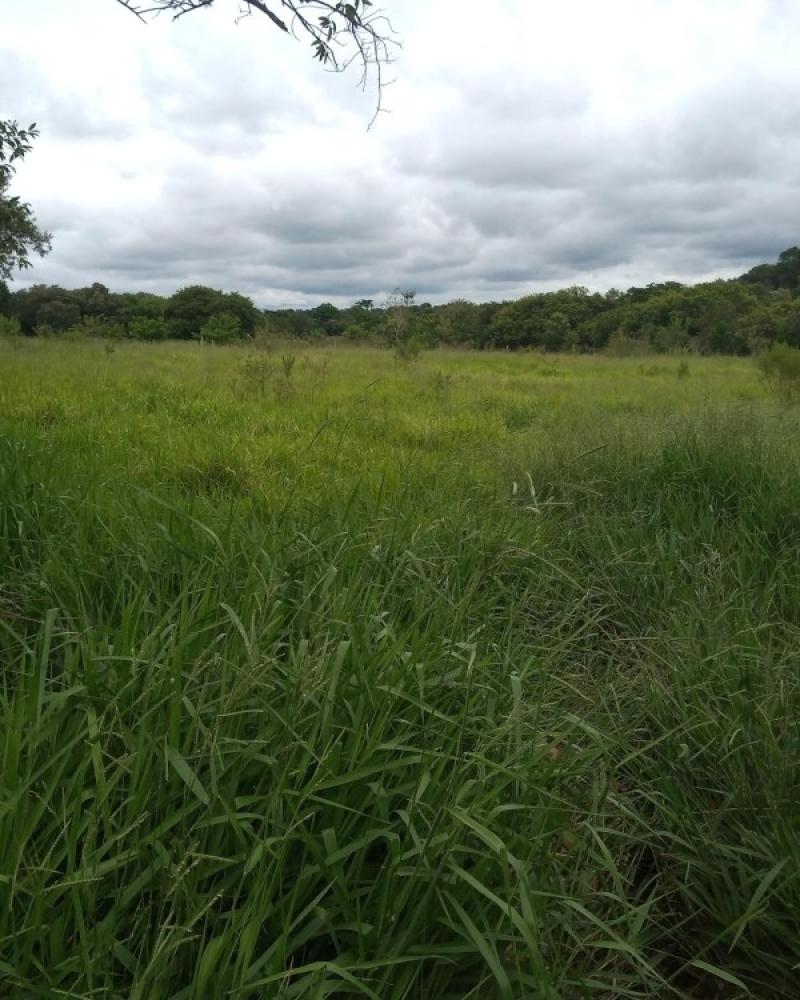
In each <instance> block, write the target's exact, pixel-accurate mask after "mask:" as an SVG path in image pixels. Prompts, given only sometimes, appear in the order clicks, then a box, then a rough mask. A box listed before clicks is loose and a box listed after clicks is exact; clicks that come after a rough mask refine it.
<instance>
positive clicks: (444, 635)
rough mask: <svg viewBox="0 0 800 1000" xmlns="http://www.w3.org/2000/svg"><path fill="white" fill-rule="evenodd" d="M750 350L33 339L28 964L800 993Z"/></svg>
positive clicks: (89, 994)
mask: <svg viewBox="0 0 800 1000" xmlns="http://www.w3.org/2000/svg"><path fill="white" fill-rule="evenodd" d="M799 432H800V416H799V415H798V411H797V409H795V408H794V407H792V406H787V405H784V404H781V403H780V402H777V401H773V400H772V399H770V398H769V395H768V394H767V392H766V390H765V388H764V387H763V385H762V384H761V382H760V381H759V377H758V375H757V372H756V370H755V367H754V366H753V365H752V362H749V361H746V360H737V359H703V358H698V359H694V358H692V359H689V361H688V369H687V366H686V364H682V363H681V362H680V361H679V360H678V359H674V358H653V359H650V358H646V359H624V360H613V359H610V358H601V357H594V358H569V357H565V356H559V357H541V356H537V355H533V354H530V355H508V354H469V353H466V352H464V353H462V352H433V353H430V354H428V355H426V356H424V357H423V358H422V359H421V360H420V361H419V362H417V363H414V364H400V363H397V362H395V361H394V360H393V359H392V356H391V355H390V354H389V353H388V352H386V351H378V350H369V349H366V348H364V349H358V348H348V347H346V346H341V345H340V346H337V347H335V348H333V347H331V348H328V349H322V348H305V347H297V346H296V345H294V346H293V345H288V346H287V345H284V347H283V348H282V349H281V348H280V347H278V348H277V349H276V350H275V351H274V352H273V353H271V354H270V353H268V352H266V351H263V350H257V349H254V348H250V349H245V348H208V347H202V346H200V345H190V344H186V345H180V344H178V345H176V344H163V345H152V346H148V345H143V344H122V345H118V346H116V347H113V346H112V345H108V346H104V345H103V344H101V343H96V342H71V343H66V342H57V341H35V340H9V341H6V342H2V343H0V663H2V673H1V674H0V762H1V764H0V767H2V782H1V784H0V995H7V996H10V997H15V998H17V997H37V998H40V997H47V998H50V997H53V998H55V997H71V998H78V997H80V998H104V1000H105V998H117V997H119V998H136V1000H160V998H187V1000H188V998H194V997H203V998H210V997H214V998H216V997H228V996H229V997H236V998H258V997H267V998H272V997H276V998H278V997H279V998H287V1000H288V998H294V997H302V998H313V1000H322V998H326V997H345V996H363V997H373V998H379V1000H400V998H406V997H408V998H411V997H413V998H437V1000H439V998H453V1000H455V998H459V1000H460V998H476V1000H477V998H481V1000H483V998H495V997H497V998H503V1000H505V998H517V997H519V998H544V1000H556V998H565V1000H572V998H583V997H592V998H609V1000H610V998H618V997H647V998H653V997H658V998H661V997H665V998H666V997H681V996H682V997H691V998H696V1000H706V998H709V1000H713V998H718V1000H721V998H725V1000H732V998H739V997H748V996H752V997H758V998H764V1000H767V998H770V1000H771V998H776V997H786V998H795V997H796V996H798V994H799V993H800V965H799V964H798V963H800V944H799V942H800V771H799V770H798V768H799V766H800V671H799V661H800V656H799V655H798V654H799V651H800V564H799V563H798V552H799V551H800V550H799V549H798V546H799V545H800V433H799Z"/></svg>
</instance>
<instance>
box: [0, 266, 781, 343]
mask: <svg viewBox="0 0 800 1000" xmlns="http://www.w3.org/2000/svg"><path fill="white" fill-rule="evenodd" d="M0 316H4V317H6V319H5V320H4V321H3V324H2V325H3V326H4V328H5V329H10V330H18V331H19V332H20V333H22V334H25V335H35V334H43V333H54V334H59V333H63V332H65V331H70V330H71V331H78V332H82V333H86V334H95V335H98V336H105V337H130V338H134V339H140V340H165V339H169V338H176V339H182V340H187V339H196V338H200V339H203V340H206V341H210V342H217V343H226V342H231V341H235V340H238V339H242V338H248V337H252V336H253V335H254V334H255V333H256V332H257V331H259V330H261V331H264V332H266V333H269V334H273V335H275V336H284V337H300V338H335V337H344V338H348V339H350V340H355V341H366V342H370V341H372V342H379V343H389V344H394V343H396V342H399V341H414V342H415V343H417V344H418V345H419V346H423V347H425V346H434V345H437V344H453V345H463V346H469V347H475V348H479V349H488V348H500V349H509V350H519V349H538V350H551V351H562V350H572V351H593V350H601V349H605V348H608V347H609V346H611V347H612V348H616V349H617V350H619V351H626V350H628V351H631V352H634V351H636V350H644V349H646V350H655V351H659V352H673V351H683V350H694V351H698V352H701V353H720V354H751V353H754V352H756V351H758V350H759V349H761V348H763V347H765V346H767V345H768V344H771V343H776V342H777V343H787V344H791V345H792V346H800V249H799V248H798V247H791V248H790V249H788V250H785V251H784V252H783V253H782V254H780V256H779V258H778V260H777V262H776V263H774V264H761V265H759V266H758V267H754V268H753V269H752V270H750V271H748V272H747V273H746V274H744V275H742V276H741V277H740V278H736V279H733V280H730V281H722V280H720V281H712V282H705V283H702V284H698V285H682V284H680V283H679V282H675V281H668V282H663V283H660V284H650V285H647V286H645V287H643V288H629V289H628V290H627V291H624V292H623V291H618V290H616V289H612V290H611V291H609V292H607V293H605V294H601V293H599V292H590V291H588V290H587V289H586V288H583V287H580V286H576V287H571V288H565V289H561V290H559V291H555V292H545V293H538V294H533V295H526V296H524V297H523V298H520V299H517V300H515V301H507V302H485V303H478V304H476V303H472V302H467V301H464V300H458V301H454V302H449V303H447V304H446V305H440V306H433V305H430V304H428V303H421V304H417V303H416V301H415V295H414V292H413V291H410V290H408V291H403V292H401V291H399V290H398V292H396V293H395V294H393V295H392V296H390V297H389V299H388V300H387V301H386V302H385V303H382V304H380V305H375V303H374V301H373V300H372V299H366V298H365V299H359V300H358V301H357V302H355V303H354V304H353V305H352V306H350V307H348V308H345V309H340V308H338V307H337V306H335V305H333V304H331V303H329V302H326V303H321V304H320V305H317V306H315V307H313V308H310V309H279V310H264V311H261V310H259V309H257V308H256V306H255V305H254V304H253V302H252V300H251V299H249V298H247V297H246V296H244V295H240V294H239V293H237V292H221V291H217V290H215V289H212V288H206V287H203V286H199V285H193V286H190V287H188V288H183V289H181V290H180V291H178V292H176V293H175V294H174V295H172V296H169V297H162V296H159V295H153V294H150V293H146V292H122V293H120V292H111V291H109V289H108V288H106V287H105V286H104V285H102V284H99V283H95V284H93V285H92V286H91V287H89V288H79V289H75V290H67V289H64V288H60V287H58V286H56V285H33V286H32V287H30V288H26V289H21V290H18V291H14V292H11V291H10V290H9V288H8V287H7V286H6V285H4V284H3V283H2V282H0Z"/></svg>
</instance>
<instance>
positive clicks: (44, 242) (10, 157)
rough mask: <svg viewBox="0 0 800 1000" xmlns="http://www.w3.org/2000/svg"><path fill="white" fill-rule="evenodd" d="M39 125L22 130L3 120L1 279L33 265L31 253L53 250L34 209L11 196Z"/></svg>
mask: <svg viewBox="0 0 800 1000" xmlns="http://www.w3.org/2000/svg"><path fill="white" fill-rule="evenodd" d="M38 134H39V133H38V131H37V128H36V124H35V123H34V124H32V125H29V126H28V128H20V126H19V125H18V124H17V122H15V121H3V120H0V279H3V278H5V279H10V278H11V275H12V273H13V272H14V271H16V270H23V269H24V268H27V267H30V266H31V261H30V258H31V254H34V253H36V254H39V255H40V256H44V254H46V253H47V252H48V251H49V250H50V234H49V233H46V232H44V231H43V230H41V229H40V228H39V226H38V225H37V223H36V219H35V217H34V214H33V210H32V209H31V206H30V205H28V204H27V203H26V202H24V201H21V200H20V198H19V197H18V196H17V195H12V194H10V193H9V187H10V185H11V180H12V178H13V177H14V174H15V172H16V169H17V163H18V161H20V160H22V159H23V157H24V156H25V154H26V153H29V152H30V150H31V146H32V142H33V140H34V139H35V138H36V136H37V135H38Z"/></svg>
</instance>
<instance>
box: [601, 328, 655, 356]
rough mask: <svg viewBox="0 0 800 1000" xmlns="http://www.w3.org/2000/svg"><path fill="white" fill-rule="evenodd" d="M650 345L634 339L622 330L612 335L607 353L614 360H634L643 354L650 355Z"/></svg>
mask: <svg viewBox="0 0 800 1000" xmlns="http://www.w3.org/2000/svg"><path fill="white" fill-rule="evenodd" d="M649 347H650V345H649V344H648V343H647V342H646V341H644V340H640V339H638V338H637V337H632V336H631V335H630V334H628V333H624V332H623V331H622V330H617V332H616V333H612V334H611V336H610V337H609V339H608V346H607V347H606V351H607V352H608V353H609V354H610V355H611V356H612V357H614V358H632V357H637V356H640V355H642V354H649V353H650V350H649Z"/></svg>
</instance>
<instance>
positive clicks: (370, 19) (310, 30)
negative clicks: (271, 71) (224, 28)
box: [117, 0, 400, 126]
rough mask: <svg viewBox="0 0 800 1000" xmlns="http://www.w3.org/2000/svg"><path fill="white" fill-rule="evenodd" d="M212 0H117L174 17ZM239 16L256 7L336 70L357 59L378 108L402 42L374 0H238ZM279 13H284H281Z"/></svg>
mask: <svg viewBox="0 0 800 1000" xmlns="http://www.w3.org/2000/svg"><path fill="white" fill-rule="evenodd" d="M214 2H215V0H149V3H148V2H144V3H141V2H138V0H117V3H119V4H121V5H122V6H123V7H124V8H125V9H126V10H128V11H130V12H131V13H132V14H133V15H134V16H135V17H138V18H139V20H141V21H145V20H147V19H148V18H149V17H155V16H157V15H158V14H164V13H166V14H170V15H171V16H172V17H173V19H175V20H177V19H178V18H181V17H184V16H185V15H186V14H192V13H194V12H195V11H197V10H201V9H202V8H204V7H211V6H212V5H213V4H214ZM239 10H240V16H248V15H251V14H253V13H259V14H261V15H263V16H264V17H266V18H267V19H268V20H269V21H271V22H272V24H273V25H274V26H275V27H276V28H278V29H279V30H280V31H282V32H285V33H287V34H291V35H293V36H294V37H295V38H297V39H299V40H303V39H305V40H307V41H310V43H311V46H312V48H313V53H314V58H315V59H317V60H318V61H319V62H321V63H323V65H325V66H326V67H327V68H328V69H330V70H332V71H333V72H336V73H340V72H343V71H344V70H346V69H348V68H349V67H350V66H352V65H353V63H357V64H360V66H361V78H360V81H359V85H360V86H361V88H362V89H366V87H367V84H368V83H369V81H370V80H372V79H374V81H375V84H376V89H377V95H378V96H377V102H376V108H375V114H374V115H373V118H372V121H371V122H370V126H372V124H373V123H374V121H375V119H376V118H377V116H378V114H379V113H380V112H381V110H382V97H383V89H384V87H385V85H386V81H385V78H384V70H385V67H386V66H387V65H389V64H390V63H392V62H393V61H394V55H395V52H396V50H397V49H398V48H399V47H400V43H399V41H398V39H397V35H396V34H395V31H394V28H393V27H392V24H391V22H390V21H389V20H388V18H387V17H386V16H385V15H384V14H383V13H382V12H381V11H379V10H375V9H373V4H372V0H350V2H345V0H239ZM278 12H280V15H283V16H280V15H279V13H278Z"/></svg>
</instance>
